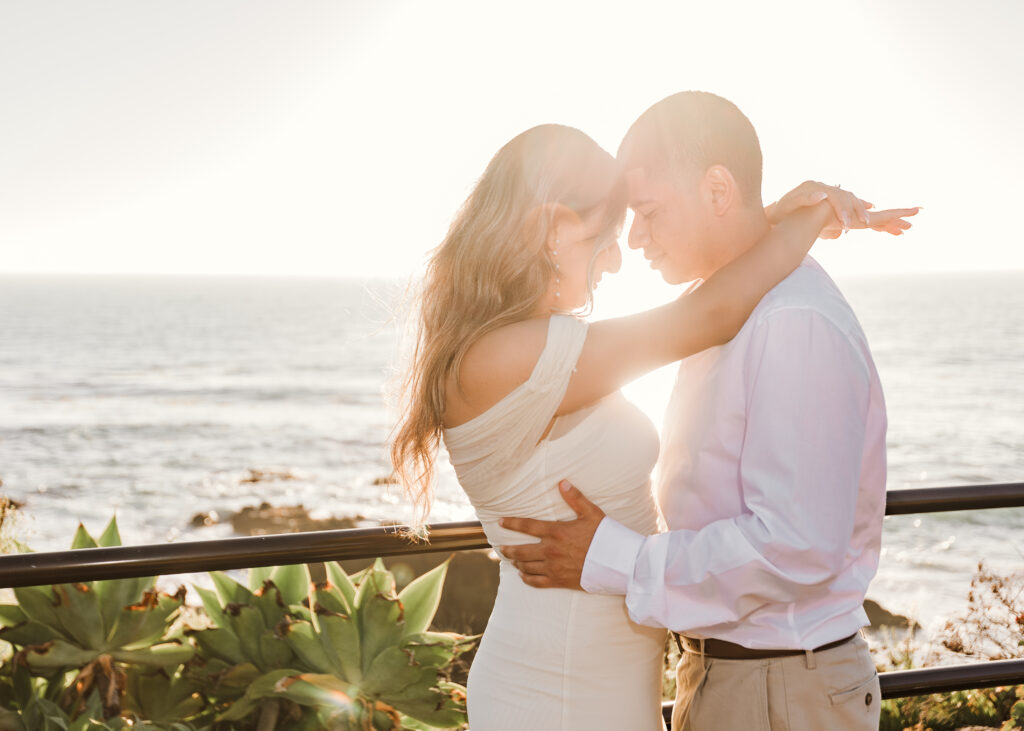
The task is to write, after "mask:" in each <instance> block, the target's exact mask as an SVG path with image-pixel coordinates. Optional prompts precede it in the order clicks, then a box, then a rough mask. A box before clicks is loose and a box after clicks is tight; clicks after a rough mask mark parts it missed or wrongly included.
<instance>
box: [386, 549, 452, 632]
mask: <svg viewBox="0 0 1024 731" xmlns="http://www.w3.org/2000/svg"><path fill="white" fill-rule="evenodd" d="M450 562H451V558H449V559H448V560H446V561H445V562H444V563H442V564H441V565H440V566H438V567H437V568H434V569H432V570H431V571H428V572H427V573H425V574H423V575H422V576H420V577H418V578H416V579H414V580H413V581H411V582H410V583H409V584H408V586H406V587H405V588H404V589H403V590H402V593H401V594H399V595H398V600H399V601H400V602H401V603H402V609H403V611H404V613H405V631H406V632H407V633H409V634H414V633H417V632H424V631H426V629H427V628H428V627H429V626H430V623H431V622H433V621H434V614H435V613H436V612H437V606H438V604H439V603H440V602H441V588H442V587H443V586H444V579H445V576H446V575H447V573H448V564H449V563H450Z"/></svg>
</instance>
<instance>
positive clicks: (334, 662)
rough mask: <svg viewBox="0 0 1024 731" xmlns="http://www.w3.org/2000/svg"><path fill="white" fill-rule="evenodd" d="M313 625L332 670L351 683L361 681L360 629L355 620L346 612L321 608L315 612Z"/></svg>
mask: <svg viewBox="0 0 1024 731" xmlns="http://www.w3.org/2000/svg"><path fill="white" fill-rule="evenodd" d="M313 627H314V628H315V630H316V633H317V635H318V637H319V638H320V645H321V647H323V648H324V654H325V655H326V656H327V658H328V660H330V664H331V667H332V671H333V672H334V673H335V674H336V675H338V676H339V677H341V678H343V679H345V680H346V681H348V682H350V683H357V682H359V680H360V679H361V678H362V677H363V673H362V663H361V662H360V651H359V650H360V638H359V629H358V628H357V627H356V623H355V620H353V619H352V618H351V617H349V616H348V615H345V614H334V613H330V612H327V611H326V610H320V611H315V612H314V613H313Z"/></svg>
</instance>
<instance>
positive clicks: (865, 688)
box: [828, 671, 881, 707]
mask: <svg viewBox="0 0 1024 731" xmlns="http://www.w3.org/2000/svg"><path fill="white" fill-rule="evenodd" d="M878 688H879V684H878V672H877V671H874V672H872V673H871V675H870V677H868V678H867V679H865V680H862V681H860V682H859V683H857V684H856V685H853V686H851V687H849V688H846V689H844V690H837V691H835V692H834V693H829V694H828V698H829V700H830V701H832V705H833V706H839V705H843V704H845V703H852V702H855V701H858V700H859V701H860V703H861V704H862V705H864V706H867V707H870V706H872V705H873V704H877V703H878V702H879V701H880V700H881V698H879V694H880V693H879V690H878Z"/></svg>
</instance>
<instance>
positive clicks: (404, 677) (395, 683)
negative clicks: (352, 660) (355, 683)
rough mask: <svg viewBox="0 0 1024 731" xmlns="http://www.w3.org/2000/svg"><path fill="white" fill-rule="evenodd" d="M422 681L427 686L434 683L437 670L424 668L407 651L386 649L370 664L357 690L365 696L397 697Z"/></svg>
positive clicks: (397, 648)
mask: <svg viewBox="0 0 1024 731" xmlns="http://www.w3.org/2000/svg"><path fill="white" fill-rule="evenodd" d="M424 680H425V681H426V684H427V685H428V686H432V685H433V684H434V683H436V682H437V680H438V677H437V669H436V668H434V667H426V668H424V667H423V666H422V665H420V664H419V663H417V662H416V661H415V658H414V656H413V654H412V653H411V652H409V651H407V650H404V649H402V648H400V647H388V648H386V649H385V650H383V651H382V652H381V653H380V654H379V655H377V657H375V658H374V660H373V662H372V663H370V668H369V670H367V671H366V674H365V675H364V676H363V679H362V681H360V683H359V689H360V690H361V691H362V692H364V693H366V694H367V695H370V696H374V697H378V698H384V697H387V695H388V694H389V691H390V693H391V694H395V695H397V694H399V693H401V692H402V691H403V690H405V689H406V688H408V687H409V686H411V685H413V684H414V683H416V682H417V681H421V682H422V681H424Z"/></svg>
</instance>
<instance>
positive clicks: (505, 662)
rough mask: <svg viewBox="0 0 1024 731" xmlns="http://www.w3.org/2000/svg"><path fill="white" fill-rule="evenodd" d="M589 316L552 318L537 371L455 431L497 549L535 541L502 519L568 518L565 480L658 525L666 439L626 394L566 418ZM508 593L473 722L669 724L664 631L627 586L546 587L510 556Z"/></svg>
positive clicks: (635, 522) (463, 467)
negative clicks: (657, 475) (608, 591)
mask: <svg viewBox="0 0 1024 731" xmlns="http://www.w3.org/2000/svg"><path fill="white" fill-rule="evenodd" d="M586 335H587V323H586V322H584V321H582V320H579V319H576V318H574V317H570V316H566V315H556V316H553V317H551V319H550V322H549V325H548V336H547V343H546V345H545V347H544V350H543V352H542V353H541V356H540V358H539V359H538V361H537V365H536V366H535V368H534V370H533V373H532V374H531V375H530V378H529V379H528V380H527V381H526V382H525V383H523V384H521V385H520V386H518V387H517V388H516V389H515V390H513V391H512V392H511V393H509V394H508V395H507V396H506V397H505V398H504V399H502V400H501V401H500V402H498V403H497V404H495V405H494V406H493V407H491V408H490V409H488V410H487V411H486V412H484V413H483V414H481V415H479V416H477V417H476V418H474V419H472V420H470V421H468V422H466V423H465V424H461V425H459V426H457V427H453V428H451V429H447V430H445V432H444V439H445V443H446V445H447V447H448V451H449V453H450V456H451V461H452V464H453V465H454V466H455V471H456V474H457V475H458V478H459V482H460V483H461V485H462V487H463V489H464V490H465V491H466V494H467V495H468V496H469V498H470V500H471V501H472V503H473V505H474V507H475V508H476V513H477V515H478V516H479V518H480V521H481V523H483V526H484V531H485V532H486V534H487V539H488V541H490V543H491V544H492V545H495V546H500V545H512V544H518V543H529V542H534V541H535V540H536V539H534V538H532V537H530V536H526V535H524V534H521V533H514V532H511V531H508V530H505V529H503V528H501V527H499V526H498V519H499V518H501V517H504V516H519V517H527V518H540V519H543V520H570V519H572V518H574V517H575V514H574V513H573V512H572V510H571V509H570V508H569V507H568V505H566V503H565V502H564V501H563V500H562V498H561V496H560V494H559V492H558V487H557V484H558V481H559V480H560V479H563V478H565V479H568V480H570V481H571V482H572V483H573V484H575V485H576V486H577V487H579V488H580V489H581V490H582V491H583V492H584V494H585V495H586V496H587V497H588V498H589V499H590V500H592V501H593V502H595V503H597V504H598V505H600V506H601V508H602V509H603V510H604V511H605V512H606V513H607V514H608V515H610V516H612V517H613V518H615V519H616V520H618V521H619V522H621V523H623V524H625V525H628V526H629V527H631V528H632V529H634V530H636V531H640V532H644V533H653V532H655V531H657V530H658V510H657V506H656V504H655V502H654V497H653V496H652V493H651V485H650V472H651V470H652V469H653V467H654V463H655V461H656V460H657V457H658V436H657V432H656V431H655V429H654V426H653V424H651V422H650V420H649V419H648V418H647V417H646V416H645V415H644V414H643V413H642V412H641V411H640V410H639V409H638V408H636V407H635V406H634V405H633V404H631V403H630V402H628V401H626V400H625V399H624V398H623V397H622V396H621V394H618V393H616V394H613V395H612V396H609V397H608V398H605V399H603V400H601V401H599V402H598V403H596V404H594V405H593V406H590V407H588V408H586V409H582V410H580V411H578V412H575V413H572V414H568V415H566V416H562V417H559V418H558V419H557V420H556V421H555V423H554V425H553V427H552V429H551V431H550V433H549V434H548V436H547V437H546V438H544V439H543V440H541V436H542V435H543V434H544V431H545V429H546V428H547V426H548V424H549V423H550V421H551V419H552V417H553V416H554V414H555V411H556V410H557V408H558V405H559V404H560V403H561V400H562V397H563V395H564V393H565V390H566V387H567V385H568V383H569V378H570V377H571V375H572V373H573V371H574V369H575V366H576V360H577V359H578V357H579V354H580V351H581V350H582V348H583V342H584V340H585V339H586ZM500 576H501V579H500V585H499V587H498V596H497V601H496V602H495V605H494V611H493V612H492V614H491V618H490V621H489V622H488V624H487V630H486V631H485V632H484V636H483V639H482V641H481V643H480V648H479V651H478V652H477V655H476V658H475V659H474V661H473V665H472V668H471V670H470V673H469V685H468V706H469V725H470V728H471V730H472V731H524V730H526V729H529V730H530V731H544V730H547V729H550V730H552V731H554V730H555V729H557V730H558V731H570V730H571V731H580V730H581V729H587V730H588V731H596V730H598V729H608V730H609V731H611V730H612V729H615V730H616V731H622V730H623V729H629V730H630V731H656V730H658V729H662V728H663V727H664V726H663V723H662V720H661V674H662V653H663V650H664V642H665V633H664V631H663V630H658V629H654V628H651V627H644V626H641V625H637V624H635V623H633V622H631V621H630V619H629V616H628V615H627V612H626V607H625V603H624V600H623V597H621V596H609V595H599V594H587V593H585V592H582V591H572V590H568V589H535V588H533V587H530V586H528V585H526V584H524V583H523V582H522V580H521V579H520V578H519V574H518V572H517V571H516V569H515V568H514V567H513V566H512V565H511V563H509V562H508V561H506V560H504V559H503V560H502V562H501V566H500Z"/></svg>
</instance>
